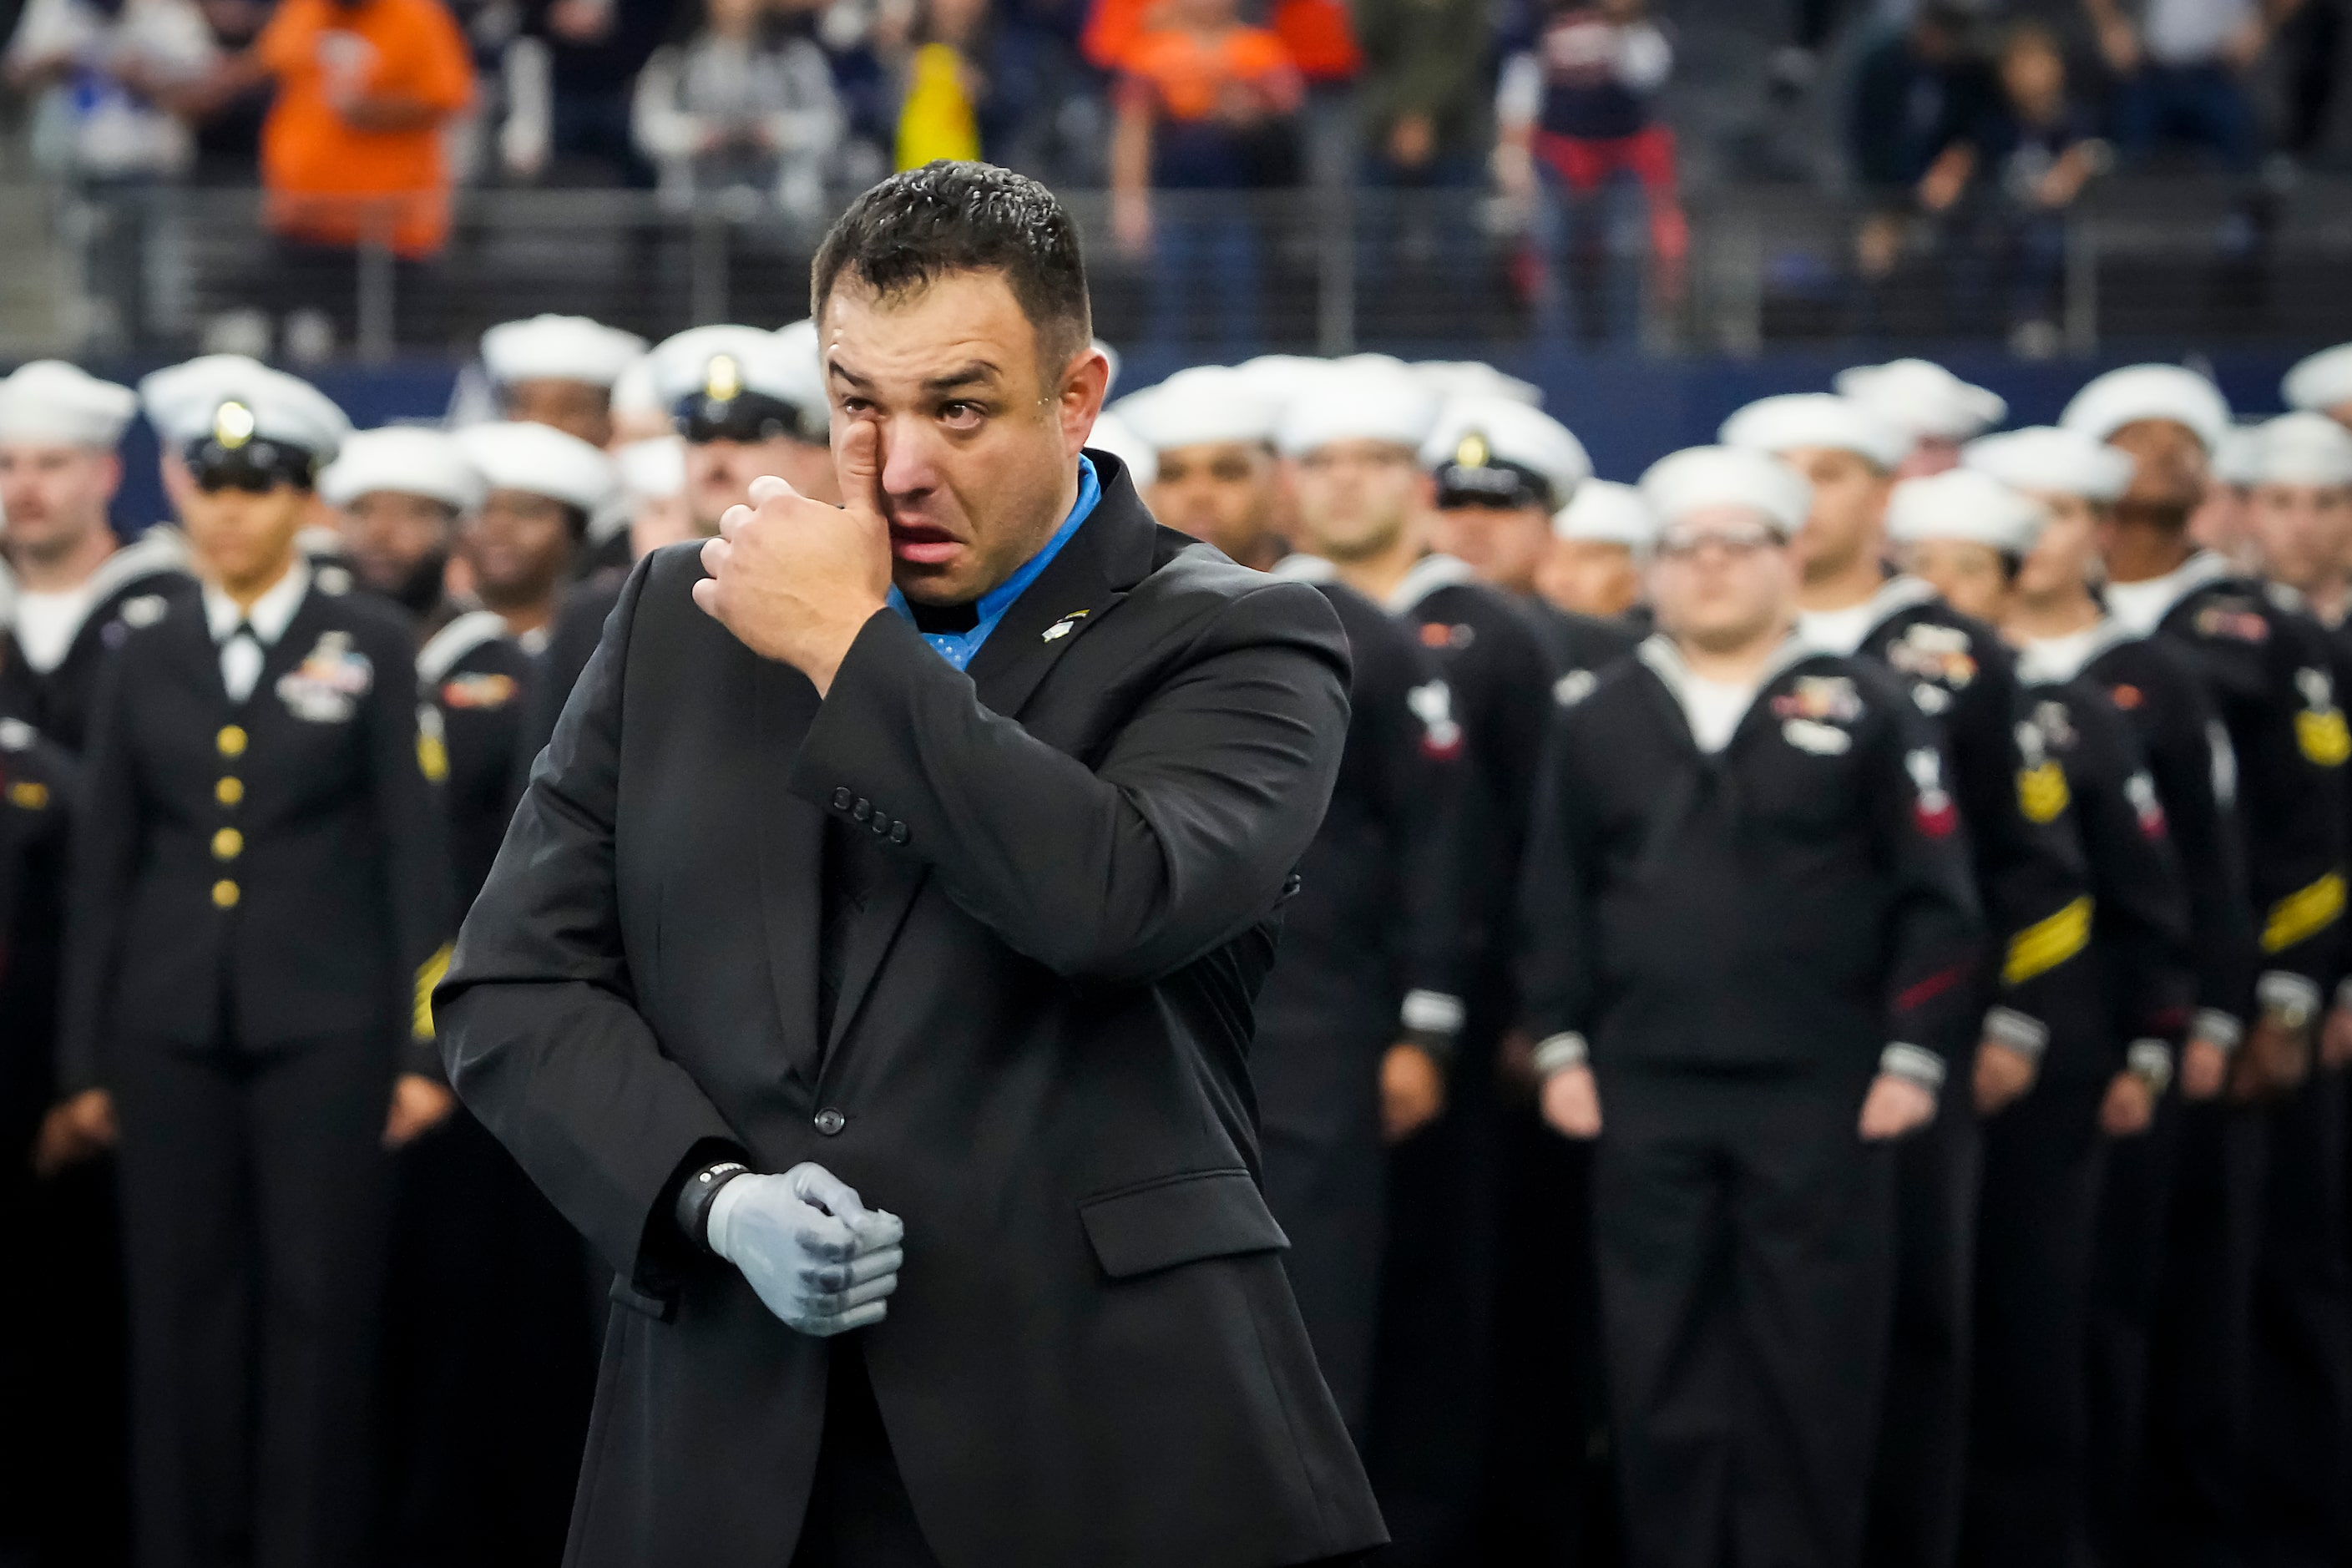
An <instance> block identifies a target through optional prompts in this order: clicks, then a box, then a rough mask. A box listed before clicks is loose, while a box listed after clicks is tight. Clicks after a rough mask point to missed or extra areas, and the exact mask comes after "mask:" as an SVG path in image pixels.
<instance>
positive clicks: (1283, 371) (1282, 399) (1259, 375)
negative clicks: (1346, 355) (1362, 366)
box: [1234, 354, 1331, 408]
mask: <svg viewBox="0 0 2352 1568" xmlns="http://www.w3.org/2000/svg"><path fill="white" fill-rule="evenodd" d="M1234 370H1236V371H1238V372H1239V373H1240V374H1242V375H1243V376H1244V377H1245V378H1246V379H1247V381H1248V383H1249V384H1250V385H1251V386H1253V387H1255V388H1256V389H1257V395H1259V396H1260V397H1262V398H1264V399H1265V400H1266V401H1267V402H1269V403H1271V404H1273V405H1275V406H1276V408H1287V407H1289V406H1290V405H1291V403H1292V401H1293V400H1295V399H1297V398H1298V397H1301V396H1304V395H1306V394H1307V392H1309V391H1310V390H1312V389H1314V388H1316V387H1319V386H1321V385H1322V384H1323V383H1324V380H1325V379H1326V378H1327V377H1328V376H1329V375H1330V374H1331V362H1330V361H1329V360H1328V359H1316V358H1314V357H1312V356H1311V355H1307V354H1259V355H1258V356H1257V357H1256V358H1255V359H1245V360H1244V361H1242V363H1239V364H1237V365H1235V366H1234Z"/></svg>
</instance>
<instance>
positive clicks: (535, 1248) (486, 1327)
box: [389, 424, 613, 1568]
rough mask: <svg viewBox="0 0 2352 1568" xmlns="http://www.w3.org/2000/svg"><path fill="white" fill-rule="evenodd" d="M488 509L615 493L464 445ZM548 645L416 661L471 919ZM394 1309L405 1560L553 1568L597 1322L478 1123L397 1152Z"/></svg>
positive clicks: (575, 1251) (578, 1270) (583, 1420)
mask: <svg viewBox="0 0 2352 1568" xmlns="http://www.w3.org/2000/svg"><path fill="white" fill-rule="evenodd" d="M455 445H456V446H457V449H458V452H459V455H460V456H461V457H462V458H464V459H465V461H466V462H467V466H468V468H469V469H470V470H471V471H472V472H473V473H474V474H476V475H477V476H478V479H479V480H480V482H481V483H482V484H483V485H484V486H485V487H486V488H487V489H489V490H492V491H499V490H515V491H520V492H523V493H526V494H529V495H532V496H539V497H544V498H546V499H548V500H554V501H556V502H558V503H560V504H561V505H562V506H563V507H564V508H566V509H567V510H568V511H569V513H570V515H571V516H572V519H573V520H574V521H575V526H578V525H581V524H582V523H583V521H584V520H586V519H589V518H592V517H593V515H594V514H595V512H596V510H597V509H598V507H599V506H600V505H602V504H603V502H604V500H605V499H606V498H607V497H608V495H609V494H610V492H611V490H612V488H613V487H612V469H611V465H610V463H609V462H608V461H607V460H606V458H604V454H603V453H601V452H599V451H597V450H596V449H595V448H594V447H589V446H588V445H587V444H586V443H584V442H583V441H580V440H578V439H576V438H575V437H571V436H568V435H565V434H563V433H562V432H561V431H559V430H555V429H551V428H546V427H542V426H537V425H529V424H495V425H478V426H470V427H468V428H467V429H466V430H464V431H461V432H460V433H459V434H458V436H457V438H456V442H455ZM545 641H546V637H545V632H544V630H543V629H542V628H533V629H532V630H530V631H527V632H523V633H520V634H517V633H515V632H513V631H512V630H511V629H510V628H509V625H508V623H507V621H506V620H505V619H504V618H503V617H502V616H499V615H497V614H494V613H492V612H491V611H488V610H476V611H472V612H470V613H468V614H466V615H463V616H458V617H457V619H455V620H453V621H451V622H450V623H449V624H448V625H447V626H445V627H443V628H442V629H441V630H440V631H439V632H438V633H436V635H435V636H434V637H432V638H431V639H430V640H429V641H428V642H427V643H426V644H425V647H424V648H423V650H422V651H421V652H420V653H419V654H418V656H417V659H416V670H417V676H418V679H419V681H420V683H421V685H422V688H423V690H424V693H425V703H426V706H425V710H424V719H425V722H426V723H427V725H428V727H436V729H437V733H438V735H439V737H440V739H441V742H442V743H443V745H444V747H445V749H446V753H447V758H448V775H447V779H446V783H445V784H444V785H443V787H442V790H441V798H442V802H443V805H445V807H446V811H447V813H448V820H449V837H450V845H451V850H452V854H453V857H454V860H455V865H456V869H457V890H458V894H459V898H460V901H461V905H464V906H470V905H471V903H472V902H473V900H474V899H475V897H476V896H477V895H478V893H479V892H480V891H481V889H482V885H483V883H484V882H485V881H487V880H488V877H489V872H490V866H491V863H492V862H493V861H494V860H496V859H497V858H498V852H499V844H500V843H501V842H502V841H503V840H504V838H505V837H506V832H507V826H508V824H509V821H510V820H511V818H512V817H513V815H514V808H515V804H516V800H517V798H518V786H519V785H520V782H521V775H520V772H519V771H518V769H517V766H516V755H517V752H518V750H519V748H520V744H521V734H522V731H523V728H524V725H525V722H526V718H527V715H528V714H529V712H530V704H531V701H532V695H533V689H534V687H535V685H536V683H537V679H538V673H539V663H540V653H541V649H543V647H544V645H545ZM398 1164H399V1167H400V1169H399V1191H398V1199H397V1205H396V1209H395V1213H394V1279H393V1293H392V1297H391V1300H390V1304H389V1324H390V1337H391V1345H390V1356H391V1359H392V1363H393V1365H394V1368H395V1369H396V1370H395V1373H394V1376H393V1378H392V1380H391V1386H390V1389H389V1395H390V1403H391V1409H390V1411H389V1415H390V1416H391V1430H392V1432H393V1442H394V1454H393V1459H394V1477H393V1483H392V1497H393V1501H392V1508H393V1520H392V1532H393V1539H394V1542H395V1551H396V1552H397V1554H398V1555H399V1556H401V1557H402V1558H404V1559H405V1560H409V1561H415V1562H420V1563H425V1562H429V1563H446V1564H453V1565H455V1564H466V1563H479V1564H483V1565H484V1568H489V1565H492V1564H501V1565H502V1564H510V1563H533V1562H539V1563H553V1562H555V1561H558V1560H559V1559H560V1558H561V1556H562V1546H563V1537H564V1531H565V1529H566V1526H567V1524H568V1522H569V1518H570V1512H571V1499H572V1480H573V1478H574V1475H575V1473H576V1471H577V1468H578V1462H579V1456H580V1451H581V1447H582V1445H583V1442H584V1440H585V1438H586V1435H587V1417H588V1406H589V1403H590V1399H591V1396H592V1395H593V1392H594V1375H595V1347H594V1344H593V1328H594V1319H593V1315H592V1313H591V1311H590V1304H591V1301H592V1300H593V1298H592V1296H591V1294H590V1289H589V1280H588V1268H587V1261H588V1260H587V1256H586V1252H585V1249H584V1247H583V1244H582V1242H581V1239H580V1237H579V1235H578V1233H577V1232H576V1231H574V1230H573V1229H572V1227H571V1226H570V1225H569V1224H567V1223H566V1222H565V1221H564V1220H563V1218H562V1215H559V1214H558V1213H557V1212H556V1211H555V1209H554V1206H553V1205H551V1204H550V1203H549V1202H548V1201H547V1199H546V1198H545V1197H544V1196H543V1195H542V1194H541V1193H540V1191H539V1189H538V1188H537V1187H536V1186H535V1185H533V1184H532V1183H531V1182H530V1178H529V1177H527V1176H526V1175H524V1174H523V1172H522V1168H521V1167H520V1165H518V1164H517V1163H515V1161H514V1158H513V1156H512V1155H510V1154H509V1153H508V1152H507V1151H506V1150H505V1149H504V1148H503V1147H502V1146H501V1145H500V1144H499V1142H498V1141H497V1140H496V1139H495V1138H493V1137H492V1136H491V1135H490V1134H489V1132H488V1130H487V1129H485V1128H484V1127H483V1126H482V1124H481V1123H480V1121H478V1120H477V1119H476V1118H475V1117H474V1116H473V1114H472V1113H471V1112H469V1111H467V1110H464V1109H463V1108H459V1109H457V1110H454V1111H452V1112H451V1113H450V1115H449V1116H448V1117H447V1119H446V1121H444V1122H443V1123H442V1124H441V1125H440V1126H439V1127H438V1128H436V1130H435V1131H434V1132H433V1134H432V1135H431V1136H429V1137H426V1138H421V1139H418V1140H417V1141H416V1142H415V1143H414V1144H412V1145H411V1146H410V1147H408V1148H406V1149H404V1150H402V1151H401V1152H400V1154H399V1157H398Z"/></svg>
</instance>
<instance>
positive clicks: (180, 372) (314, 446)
mask: <svg viewBox="0 0 2352 1568" xmlns="http://www.w3.org/2000/svg"><path fill="white" fill-rule="evenodd" d="M139 397H140V401H141V403H142V405H144V406H145V408H146V411H147V418H148V421H149V422H150V423H151V424H152V425H153V426H155V429H156V433H157V434H158V435H159V436H160V437H162V438H163V441H164V442H165V443H166V444H167V445H169V446H172V447H177V448H179V449H180V450H181V452H182V454H183V456H184V457H185V458H186V459H187V461H188V464H189V466H190V467H191V468H194V469H195V470H197V472H198V475H199V477H202V475H203V474H204V473H205V471H207V470H213V469H216V470H218V471H220V472H221V473H223V474H240V473H243V474H250V475H253V476H257V477H259V476H266V475H276V476H278V477H281V478H285V479H291V480H293V481H294V482H296V483H299V484H303V485H308V484H310V483H311V482H312V480H313V479H315V477H316V475H317V473H318V470H319V469H320V468H323V467H325V466H326V465H327V464H328V463H330V462H332V461H333V460H334V458H335V454H336V452H337V451H339V450H340V449H341V447H342V444H343V441H344V438H345V437H348V436H349V435H350V434H351V430H352V423H351V421H350V420H349V419H348V418H346V417H345V416H344V415H343V411H342V410H341V408H338V407H337V406H335V404H334V400H333V399H331V398H330V397H329V396H328V395H326V394H325V393H323V392H320V390H319V389H318V388H317V387H315V386H312V385H311V384H310V383H309V382H307V381H304V380H302V379H301V378H300V377H299V376H292V375H289V374H286V373H285V372H284V371H281V370H272V369H271V368H270V367H269V366H268V365H266V364H262V363H259V362H258V361H256V360H251V359H247V358H246V357H245V356H244V355H243V354H205V355H204V356H203V357H202V358H199V359H193V360H189V361H187V362H185V363H181V364H175V365H167V366H166V367H164V368H163V369H162V370H159V371H156V372H155V373H154V374H152V375H149V376H147V377H145V378H144V379H142V381H141V382H140V383H139Z"/></svg>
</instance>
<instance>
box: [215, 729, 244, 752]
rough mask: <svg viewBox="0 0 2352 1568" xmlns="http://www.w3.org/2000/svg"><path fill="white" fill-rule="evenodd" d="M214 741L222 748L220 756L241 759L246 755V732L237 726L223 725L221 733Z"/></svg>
mask: <svg viewBox="0 0 2352 1568" xmlns="http://www.w3.org/2000/svg"><path fill="white" fill-rule="evenodd" d="M214 739H215V742H217V743H218V744H219V746H220V754H221V755H222V756H224V757H241V756H243V755H245V731H243V730H241V729H239V728H237V727H236V725H235V724H224V725H222V726H221V732H220V733H219V734H218V735H217V736H215V737H214Z"/></svg>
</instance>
